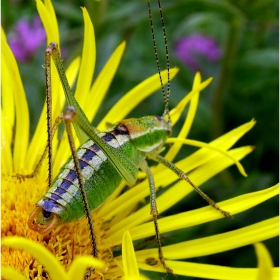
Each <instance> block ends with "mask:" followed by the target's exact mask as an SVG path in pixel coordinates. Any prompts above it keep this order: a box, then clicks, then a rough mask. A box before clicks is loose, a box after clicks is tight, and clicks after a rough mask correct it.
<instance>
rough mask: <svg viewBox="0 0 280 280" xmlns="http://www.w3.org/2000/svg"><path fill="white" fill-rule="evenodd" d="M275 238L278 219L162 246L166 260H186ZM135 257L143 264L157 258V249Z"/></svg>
mask: <svg viewBox="0 0 280 280" xmlns="http://www.w3.org/2000/svg"><path fill="white" fill-rule="evenodd" d="M275 236H278V217H274V218H271V219H267V220H264V221H261V222H258V223H255V224H253V225H250V226H246V227H243V228H241V229H237V230H232V231H228V232H225V233H221V234H216V235H212V236H208V237H204V238H198V239H194V240H191V241H185V242H180V243H177V244H174V245H170V246H164V247H163V252H164V256H165V258H167V259H187V258H194V257H198V256H206V255H211V254H215V253H219V252H225V251H228V250H232V249H235V248H239V247H242V246H246V245H249V244H253V243H255V242H259V241H263V240H266V239H269V238H272V237H275ZM205 244H207V246H205ZM136 256H137V261H138V263H141V262H145V259H146V258H150V257H157V249H147V250H142V251H137V252H136Z"/></svg>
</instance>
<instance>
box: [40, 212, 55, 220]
mask: <svg viewBox="0 0 280 280" xmlns="http://www.w3.org/2000/svg"><path fill="white" fill-rule="evenodd" d="M42 214H43V217H44V219H45V220H49V219H50V218H51V217H52V215H53V213H52V212H49V211H46V210H43V211H42Z"/></svg>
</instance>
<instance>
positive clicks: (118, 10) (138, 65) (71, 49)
mask: <svg viewBox="0 0 280 280" xmlns="http://www.w3.org/2000/svg"><path fill="white" fill-rule="evenodd" d="M1 4H2V26H3V28H4V30H5V32H6V34H7V37H8V40H9V44H10V46H11V47H12V48H13V51H14V54H15V55H16V57H17V60H18V64H19V68H20V72H21V76H22V80H23V83H24V87H25V91H26V93H27V95H28V96H27V97H28V102H29V109H30V118H31V128H30V137H31V136H32V134H33V133H34V130H35V127H36V125H37V121H38V118H39V115H40V113H41V109H42V107H43V102H44V98H45V89H44V79H45V78H44V72H43V71H40V69H42V67H41V66H42V65H43V64H44V49H45V46H46V42H45V35H44V32H43V29H42V27H41V25H40V20H39V19H38V15H37V10H36V5H35V1H23V0H22V1H20V0H13V1H10V0H2V3H1ZM53 4H54V7H55V10H56V14H57V17H58V22H59V28H60V36H61V46H62V47H61V48H62V54H63V57H64V63H65V64H66V66H67V65H69V63H70V62H71V61H72V60H73V59H74V58H75V57H76V56H77V55H79V54H80V53H81V47H82V42H83V18H82V13H81V9H80V8H79V7H80V6H85V7H86V8H87V10H88V11H89V14H90V16H91V20H92V22H93V24H94V27H95V35H96V41H97V66H96V71H95V76H96V75H97V74H98V73H99V71H100V69H102V67H103V65H104V64H105V62H106V61H107V59H108V58H109V57H110V55H111V54H112V52H113V51H114V49H115V48H116V47H117V46H118V45H119V44H120V43H121V42H122V41H123V40H125V41H126V42H127V48H126V50H125V54H124V57H123V59H122V62H121V65H120V67H119V69H118V71H117V74H116V76H115V78H114V80H113V83H112V85H111V87H110V90H109V92H108V95H107V97H106V101H105V102H103V104H102V106H101V108H100V110H99V114H98V116H97V118H96V119H95V120H94V124H95V125H96V124H98V122H99V121H100V120H101V118H102V117H103V116H104V115H105V113H106V112H107V111H108V110H109V109H110V108H111V107H112V105H113V104H115V103H116V102H117V100H118V99H119V98H120V97H121V96H123V95H124V94H125V93H126V92H128V91H129V90H130V89H131V88H133V87H134V86H135V85H137V84H138V83H140V82H141V81H143V80H144V79H145V78H147V77H149V76H150V75H152V74H154V73H156V71H157V70H156V64H155V59H154V52H153V45H152V41H151V31H150V27H149V21H148V11H147V4H146V2H145V1H140V0H131V1H121V0H107V1H105V0H103V1H100V2H99V1H92V0H88V1H78V0H76V1H75V0H67V1H58V0H57V1H54V0H53ZM152 7H153V15H154V28H155V34H156V37H157V38H158V47H159V56H160V61H161V63H162V67H163V68H165V50H164V45H163V41H162V37H161V36H162V35H161V32H162V31H161V29H162V28H161V23H160V19H159V16H158V11H157V6H156V3H152ZM162 7H163V11H164V17H165V25H166V30H167V39H168V45H169V52H170V61H171V66H172V67H174V66H177V67H179V68H180V71H179V73H178V75H177V76H176V77H175V79H174V80H173V81H172V86H171V98H170V99H171V100H170V108H173V107H174V106H175V105H176V104H177V102H178V101H179V100H181V99H182V97H183V96H185V94H186V93H187V92H189V91H190V89H191V86H192V81H193V78H194V75H195V72H196V71H200V72H201V74H202V78H203V80H205V79H206V78H208V77H210V76H212V77H213V78H214V81H213V82H212V83H211V85H210V86H209V87H208V88H207V89H206V90H204V91H203V92H202V94H201V100H200V104H199V108H198V112H197V115H196V118H195V121H194V124H193V127H192V129H191V131H190V134H189V136H188V138H190V139H196V140H200V141H204V142H209V141H211V140H213V139H215V138H217V137H218V136H220V135H222V134H224V133H226V132H228V131H230V130H231V129H233V128H236V127H238V126H240V125H241V124H244V123H246V122H248V121H250V120H251V119H252V118H255V119H256V120H257V124H256V125H255V127H254V128H253V129H252V130H251V131H250V132H249V133H247V134H246V135H245V136H244V137H243V138H242V139H241V140H240V141H239V142H238V143H237V145H236V146H243V145H254V146H256V149H255V151H254V152H253V153H252V154H250V155H249V156H247V157H246V158H245V159H244V160H242V164H243V166H244V167H245V170H246V172H247V174H248V175H249V176H248V177H247V178H243V177H242V176H241V175H240V174H239V173H238V172H237V169H236V167H232V168H230V169H227V170H226V171H224V172H222V173H221V174H219V175H218V176H216V177H215V178H213V179H211V180H209V181H208V182H207V183H205V184H204V185H203V186H202V190H203V191H205V192H206V193H207V194H208V195H209V196H210V197H211V198H213V199H214V200H215V201H222V200H225V199H228V198H231V197H234V196H237V195H241V194H244V193H248V192H253V191H258V190H261V189H265V188H268V187H270V186H272V185H274V184H276V183H277V182H278V177H279V175H278V174H279V173H278V172H279V149H278V147H279V95H278V90H279V64H278V59H279V55H278V48H279V42H278V40H279V34H278V30H279V26H278V10H279V4H278V1H274V0H255V1H250V0H247V1H246V0H242V1H240V0H237V1H236V0H235V1H224V0H221V1H219V0H205V1H199V0H196V1H187V0H173V1H166V0H162ZM35 33H36V36H35V35H34V34H35ZM30 42H32V44H30ZM162 111H163V100H162V96H161V92H158V93H156V94H154V95H153V96H152V97H150V98H149V99H147V100H145V102H143V103H141V104H140V105H139V106H138V108H137V110H135V111H133V112H131V114H130V115H129V117H132V116H133V117H140V116H144V115H161V114H162ZM186 113H187V112H184V115H183V116H182V118H181V123H178V124H177V125H176V126H175V127H174V132H173V135H175V136H176V135H177V133H178V131H179V129H180V127H181V125H182V123H183V121H184V117H185V116H186ZM193 151H195V149H194V148H192V147H184V148H183V149H182V150H181V153H180V155H179V156H178V159H179V158H180V157H185V156H186V155H187V154H190V153H192V152H193ZM202 206H205V202H204V201H203V200H202V199H201V198H200V197H199V196H198V195H197V194H191V195H189V196H188V197H186V199H185V200H183V201H181V202H180V203H178V205H176V207H173V208H172V209H170V210H168V212H165V213H161V214H162V216H165V215H170V214H172V213H177V212H181V211H187V210H191V209H195V208H199V207H202ZM278 211H279V208H278V197H275V198H273V199H270V200H269V201H267V202H265V203H262V204H261V205H259V206H257V207H254V208H252V209H250V210H249V211H246V212H244V213H241V214H238V215H237V216H236V219H235V221H234V222H232V221H230V220H227V219H222V220H218V221H215V222H211V223H209V224H203V225H201V226H196V227H192V228H187V229H185V230H181V231H176V232H172V233H169V234H168V235H167V236H168V238H166V239H165V240H164V245H167V244H168V243H174V242H179V241H182V240H191V239H194V238H199V237H204V236H209V235H212V234H217V233H222V232H226V231H228V230H233V229H238V228H241V227H243V226H246V225H250V224H253V223H255V222H258V221H261V220H264V219H267V218H270V217H273V216H276V215H277V214H278ZM264 244H265V245H266V246H267V248H268V249H269V251H270V253H271V255H272V257H273V261H274V265H275V266H277V265H278V263H279V257H278V254H279V251H278V248H279V241H278V237H277V238H273V239H270V240H267V241H265V242H264ZM206 246H207V244H206ZM187 261H193V262H199V263H206V264H218V265H225V266H234V267H256V265H257V260H256V256H255V253H254V249H253V246H245V247H243V248H240V249H236V250H234V251H229V252H226V253H220V254H215V255H211V256H205V257H200V258H194V259H188V260H187ZM161 276H162V274H159V275H156V274H149V277H151V279H154V278H155V279H160V277H161ZM179 279H195V278H190V277H185V278H184V277H180V278H179Z"/></svg>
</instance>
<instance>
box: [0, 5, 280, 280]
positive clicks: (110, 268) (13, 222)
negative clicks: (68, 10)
mask: <svg viewBox="0 0 280 280" xmlns="http://www.w3.org/2000/svg"><path fill="white" fill-rule="evenodd" d="M36 3H37V8H38V12H39V14H40V17H41V19H42V21H43V24H44V27H45V29H46V33H47V38H48V43H49V42H51V41H56V42H58V43H59V33H58V25H57V21H56V16H55V12H54V10H53V7H52V4H51V2H50V1H45V4H43V3H42V2H41V1H36ZM82 11H83V16H84V21H85V35H84V47H83V54H82V57H81V58H77V59H75V60H74V61H73V62H72V63H71V65H70V66H69V68H68V69H67V76H68V79H69V81H70V83H71V84H73V83H74V81H75V79H76V76H77V73H79V74H78V77H77V86H76V93H75V96H76V98H77V100H78V102H79V104H80V105H81V108H83V110H84V112H85V114H86V115H87V117H88V118H89V119H90V120H92V119H93V118H94V116H95V114H96V112H97V109H98V107H99V105H100V104H101V102H102V100H103V98H104V96H105V94H106V91H107V89H108V87H109V86H110V83H111V80H112V79H113V77H114V73H115V71H116V69H117V67H118V64H119V61H120V59H121V56H122V53H123V51H124V48H125V44H124V43H122V44H120V46H119V47H118V48H117V49H116V50H115V52H114V53H113V55H112V56H111V58H110V59H109V60H108V62H107V64H106V65H105V67H104V68H103V70H102V71H101V72H100V74H99V75H98V77H97V78H96V80H95V82H94V83H93V85H92V86H91V84H92V77H93V71H94V66H95V55H96V54H95V40H94V30H93V26H92V24H91V21H90V18H89V16H88V13H87V11H86V9H84V8H83V9H82ZM2 57H3V61H2V75H3V76H2V238H3V244H2V245H3V248H2V268H3V277H4V278H6V279H15V278H17V279H20V277H23V276H18V275H19V273H20V274H21V275H24V276H25V277H26V278H28V279H50V278H49V277H52V279H60V280H62V279H73V277H75V276H77V275H78V273H79V275H80V276H79V277H81V278H80V279H82V274H83V273H84V268H85V267H86V266H91V265H93V266H95V268H96V271H95V274H92V276H91V279H95V278H100V276H102V275H103V276H104V279H117V278H120V277H124V278H125V279H140V278H141V279H143V276H141V275H140V274H139V271H138V269H141V270H147V271H158V272H161V273H165V270H164V269H163V267H162V265H161V264H160V263H159V260H158V255H157V249H156V248H153V249H145V246H144V245H145V242H146V241H147V240H144V241H143V242H142V243H141V242H140V243H138V246H139V247H141V245H142V249H139V250H135V254H134V252H133V249H132V248H133V245H132V241H136V240H140V239H147V238H150V237H152V236H154V234H155V233H154V227H153V223H152V222H150V220H151V216H150V215H149V213H150V209H149V205H145V206H143V207H138V206H139V203H141V202H143V200H144V199H146V198H147V197H148V196H149V187H148V184H147V181H146V180H142V181H140V182H139V183H138V184H137V185H136V186H134V187H133V188H130V189H128V190H126V186H125V183H123V182H122V183H121V184H120V186H119V187H118V188H117V189H116V190H115V192H114V193H113V194H112V195H111V196H110V197H109V198H108V199H107V200H106V201H105V202H104V203H103V204H102V205H101V206H100V207H99V208H98V209H96V210H95V211H93V213H92V217H93V220H94V229H95V234H96V238H97V246H98V251H99V258H100V260H101V261H102V262H103V264H104V267H102V263H100V262H98V261H97V262H96V260H93V259H92V258H87V257H83V258H78V257H77V256H78V255H90V254H91V245H90V239H89V232H88V227H87V221H86V219H85V218H84V219H81V220H80V221H77V222H73V223H69V224H66V225H62V226H59V227H57V228H56V229H55V230H53V231H52V232H50V233H49V234H47V235H45V236H41V235H39V234H38V233H36V232H33V231H31V230H30V229H29V228H28V226H27V220H28V216H29V215H30V213H31V211H32V210H33V207H34V205H35V204H36V202H37V201H38V199H39V198H40V197H41V196H42V195H43V194H44V192H45V191H46V187H47V183H46V178H47V165H46V161H44V162H43V165H42V168H41V169H40V172H39V173H38V174H37V176H36V177H35V178H31V179H26V180H25V181H22V182H19V180H18V179H17V178H15V177H13V175H15V174H17V173H21V174H29V173H31V172H32V171H33V170H34V168H35V166H36V163H37V162H38V160H39V158H40V156H41V155H42V153H43V150H44V147H45V144H46V138H47V137H46V133H45V127H46V126H45V108H44V109H43V111H42V115H41V117H40V120H39V123H38V125H37V129H36V131H35V133H34V136H33V138H32V140H31V141H30V142H29V137H28V131H29V114H28V105H27V101H26V97H25V93H24V89H23V86H22V82H21V78H20V74H19V71H18V67H17V64H16V61H15V59H14V57H13V55H12V52H11V50H10V49H9V47H8V44H7V41H6V38H5V34H4V33H3V32H2ZM52 69H54V67H53V68H52ZM177 71H178V70H177V69H171V78H173V77H174V76H175V74H176V73H177ZM166 76H167V75H166V71H163V80H164V82H165V83H166V79H167V78H166ZM52 79H53V109H54V110H53V117H56V116H58V115H59V113H61V111H62V108H63V104H64V98H63V93H62V88H61V85H60V83H59V79H58V76H57V74H56V73H55V71H54V72H53V73H52ZM210 82H211V79H208V80H206V81H204V82H201V77H200V75H199V74H197V75H196V77H195V79H194V84H193V89H192V91H191V92H190V93H189V94H188V95H187V96H186V97H185V98H184V99H183V100H182V101H181V102H180V103H179V104H178V105H177V106H176V108H174V109H173V110H172V111H171V118H172V121H173V123H174V124H175V123H176V121H177V120H178V118H179V117H180V115H181V113H182V111H183V110H184V108H185V106H186V104H187V103H190V108H189V112H188V116H187V118H186V121H185V124H184V126H183V127H182V129H181V132H180V134H179V135H178V137H176V138H171V139H169V140H168V142H170V143H174V144H173V145H172V147H171V148H170V149H169V151H168V153H167V154H166V156H165V157H166V158H168V159H169V160H171V161H172V160H173V159H174V157H175V156H176V154H177V153H178V152H179V150H180V148H181V146H182V144H190V145H194V146H198V147H201V148H200V149H199V150H198V151H197V152H195V153H193V154H192V155H190V156H188V157H186V158H183V159H182V160H180V161H178V162H176V163H175V164H176V166H178V167H179V168H181V169H183V170H184V172H186V173H189V175H190V178H191V179H192V181H193V182H195V184H196V185H197V186H200V185H201V184H202V183H203V182H205V181H207V180H208V179H209V178H211V177H213V176H214V175H215V174H217V173H219V172H220V171H222V170H223V169H225V168H227V167H228V166H230V165H232V164H234V163H235V164H236V166H237V168H238V169H239V170H240V172H241V173H242V174H243V175H246V174H245V171H244V170H243V168H242V166H241V164H240V163H239V160H241V159H242V158H243V157H245V156H246V155H247V154H248V153H250V152H251V151H252V150H253V148H252V147H251V146H246V147H241V148H234V149H231V147H232V146H233V145H234V144H235V143H236V142H237V140H238V139H239V138H241V137H242V136H243V135H244V134H245V133H246V132H248V131H249V130H250V129H251V128H252V127H253V126H254V124H255V121H254V120H252V121H251V122H249V123H246V124H244V125H242V126H240V127H238V128H236V129H234V130H232V131H230V132H229V133H227V134H225V135H223V136H221V137H220V138H218V139H216V140H214V141H212V142H211V143H209V144H204V143H201V142H198V141H194V140H186V137H187V134H188V132H189V130H190V127H191V124H192V122H193V119H194V116H195V112H196V108H197V104H198V101H199V92H200V91H201V90H202V89H204V88H205V87H206V86H207V85H208V84H209V83H210ZM159 87H160V84H159V81H158V76H157V74H156V75H154V76H152V77H150V78H148V79H147V80H145V81H144V82H142V83H141V84H139V85H138V86H136V87H135V88H133V89H132V90H131V91H130V92H128V93H127V94H126V95H125V96H124V97H123V98H122V99H121V100H119V102H118V103H117V104H116V105H115V106H114V107H113V108H112V110H110V112H108V114H107V115H106V116H105V118H104V119H103V120H102V121H101V123H100V124H99V126H98V129H100V130H102V129H104V128H105V127H106V124H107V123H115V122H116V121H118V120H120V119H123V118H125V116H126V115H127V114H128V113H129V112H130V111H131V110H132V109H133V108H134V107H135V106H137V104H138V103H139V102H141V101H142V100H143V99H144V98H146V97H147V96H148V95H150V94H151V93H153V92H154V91H155V90H157V89H158V88H159ZM76 141H77V139H76ZM77 143H78V141H77ZM53 147H54V167H53V171H54V174H57V173H58V171H59V168H60V167H61V166H62V164H63V163H64V162H65V161H66V160H67V158H68V157H69V155H70V150H69V148H67V147H68V143H67V140H66V137H63V138H62V140H61V142H60V143H58V140H57V137H54V144H53ZM152 170H153V174H154V177H155V182H156V186H157V187H159V186H160V187H161V188H166V187H167V186H170V185H171V187H170V188H168V189H167V190H166V191H165V192H163V193H162V194H161V195H159V196H158V199H157V204H158V210H159V213H162V212H163V211H165V210H166V209H169V208H170V207H172V206H173V205H175V204H176V203H177V202H178V201H179V200H181V199H182V198H183V197H185V196H186V195H187V194H189V193H190V192H191V191H192V190H193V189H192V188H191V187H190V186H189V185H187V184H186V182H183V181H179V180H178V177H177V176H176V175H175V174H173V173H172V172H171V171H170V170H167V169H166V168H164V167H163V166H155V167H153V168H152ZM141 176H142V178H143V179H144V175H143V174H141V173H140V177H141ZM125 190H126V191H125ZM277 194H278V186H274V187H271V188H268V189H265V190H262V191H258V192H254V193H249V194H244V195H241V196H238V197H235V198H232V199H229V200H226V201H223V202H219V206H220V207H221V208H223V209H226V210H227V211H229V212H230V213H231V214H233V215H234V214H238V213H240V212H242V211H245V210H247V209H249V208H251V207H253V206H255V205H257V204H259V203H261V202H263V201H265V200H267V199H269V198H271V197H273V196H275V195H277ZM220 218H223V217H222V215H221V214H220V213H219V212H218V211H215V210H213V209H212V208H211V207H210V206H205V207H203V208H200V209H196V210H193V211H188V212H184V213H179V214H176V215H171V216H168V217H165V218H161V219H159V221H158V223H159V229H160V232H161V233H162V234H163V233H166V232H171V231H175V230H177V229H183V228H187V227H191V226H194V225H198V224H201V223H206V222H209V221H213V220H217V219H220ZM127 230H129V232H130V235H129V233H128V232H127ZM277 235H278V218H277V217H274V218H271V219H268V220H264V221H261V222H258V223H256V224H253V225H250V226H247V227H244V228H240V229H237V230H234V231H230V232H226V233H221V234H219V235H214V236H208V237H204V238H198V239H194V240H191V241H183V242H179V243H175V244H172V245H169V246H163V252H164V256H165V258H166V263H167V265H168V266H170V267H171V268H172V269H173V271H174V273H175V274H177V275H185V276H194V277H201V278H207V279H213V278H214V279H257V277H259V279H261V278H260V277H262V275H266V274H264V273H265V271H268V272H267V273H268V275H271V279H277V276H278V269H277V268H273V267H272V265H271V262H270V261H269V257H265V258H264V259H261V258H260V261H259V267H260V272H259V270H258V269H257V268H231V267H221V266H215V265H208V264H198V263H189V262H185V261H180V260H182V259H188V258H193V257H197V256H204V255H209V254H214V253H217V252H223V251H227V250H230V249H234V248H238V247H241V246H245V245H248V244H253V243H255V242H259V241H262V240H266V239H268V238H272V237H274V236H277ZM130 236H131V237H130ZM19 237H21V238H19ZM23 237H24V238H23ZM31 240H33V241H36V243H34V242H31ZM131 240H132V241H131ZM147 242H148V241H147ZM121 244H123V248H122V253H121V252H120V246H121ZM42 245H43V246H44V247H45V248H47V249H48V251H47V252H48V253H45V251H44V250H45V249H44V248H43V249H42ZM260 246H261V245H256V250H257V252H259V251H261V250H263V248H261V247H260ZM264 250H265V249H264ZM261 252H262V251H261ZM258 255H259V253H258ZM58 262H59V263H58ZM77 263H78V265H77ZM81 263H82V264H81ZM61 266H62V267H63V268H64V269H65V270H66V271H67V273H68V274H66V272H64V271H63V269H62V268H61ZM15 270H17V272H15ZM81 271H82V272H83V273H81ZM15 275H17V276H15ZM63 275H64V276H63ZM65 275H66V276H65ZM67 275H68V276H67ZM69 275H70V276H69ZM71 275H72V276H71ZM73 275H74V276H73ZM63 277H69V278H63ZM22 279H24V278H22ZM75 279H78V278H75ZM267 279H268V278H267Z"/></svg>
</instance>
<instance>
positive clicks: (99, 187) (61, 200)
mask: <svg viewBox="0 0 280 280" xmlns="http://www.w3.org/2000/svg"><path fill="white" fill-rule="evenodd" d="M99 137H100V138H102V139H103V140H104V141H106V142H107V143H108V144H109V145H111V146H113V147H115V148H116V149H121V150H122V151H123V152H124V153H126V154H127V155H128V156H130V157H132V158H136V159H137V157H138V155H137V150H136V149H135V148H134V147H133V145H132V144H131V143H130V141H129V139H128V135H127V134H125V133H124V132H121V131H119V130H116V129H111V130H108V131H106V132H101V133H100V134H99ZM77 154H78V158H79V162H80V166H81V170H82V175H83V179H84V180H85V188H86V192H87V198H88V202H89V206H90V209H91V210H93V209H95V208H97V207H98V206H99V205H101V204H102V203H103V202H104V201H105V200H106V199H107V198H108V197H109V196H110V194H111V193H112V192H113V191H114V190H115V189H116V187H117V186H118V185H119V183H120V181H121V179H122V178H121V176H120V175H119V173H118V172H117V171H116V169H115V168H114V167H113V165H112V164H111V163H110V161H109V160H108V159H107V157H106V156H105V155H104V153H103V152H102V151H101V150H100V148H99V147H98V146H97V145H96V144H95V143H94V142H93V141H91V140H89V141H87V142H86V143H84V144H83V145H82V146H80V148H79V149H78V150H77ZM37 206H40V207H42V209H44V210H45V211H48V212H52V213H55V214H57V215H58V216H59V217H60V219H61V220H60V223H67V222H71V221H74V220H78V219H80V218H81V217H83V216H84V214H85V213H84V204H83V200H82V196H81V192H80V189H79V184H78V179H77V174H76V172H75V168H74V163H73V159H72V157H71V158H70V159H69V160H68V161H67V162H66V164H65V165H64V166H63V167H62V168H61V169H60V172H59V175H58V176H57V177H56V178H55V180H54V181H53V184H52V186H51V188H50V189H49V190H48V192H47V193H46V194H45V195H44V196H43V197H42V199H41V200H40V201H39V202H38V203H37Z"/></svg>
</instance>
